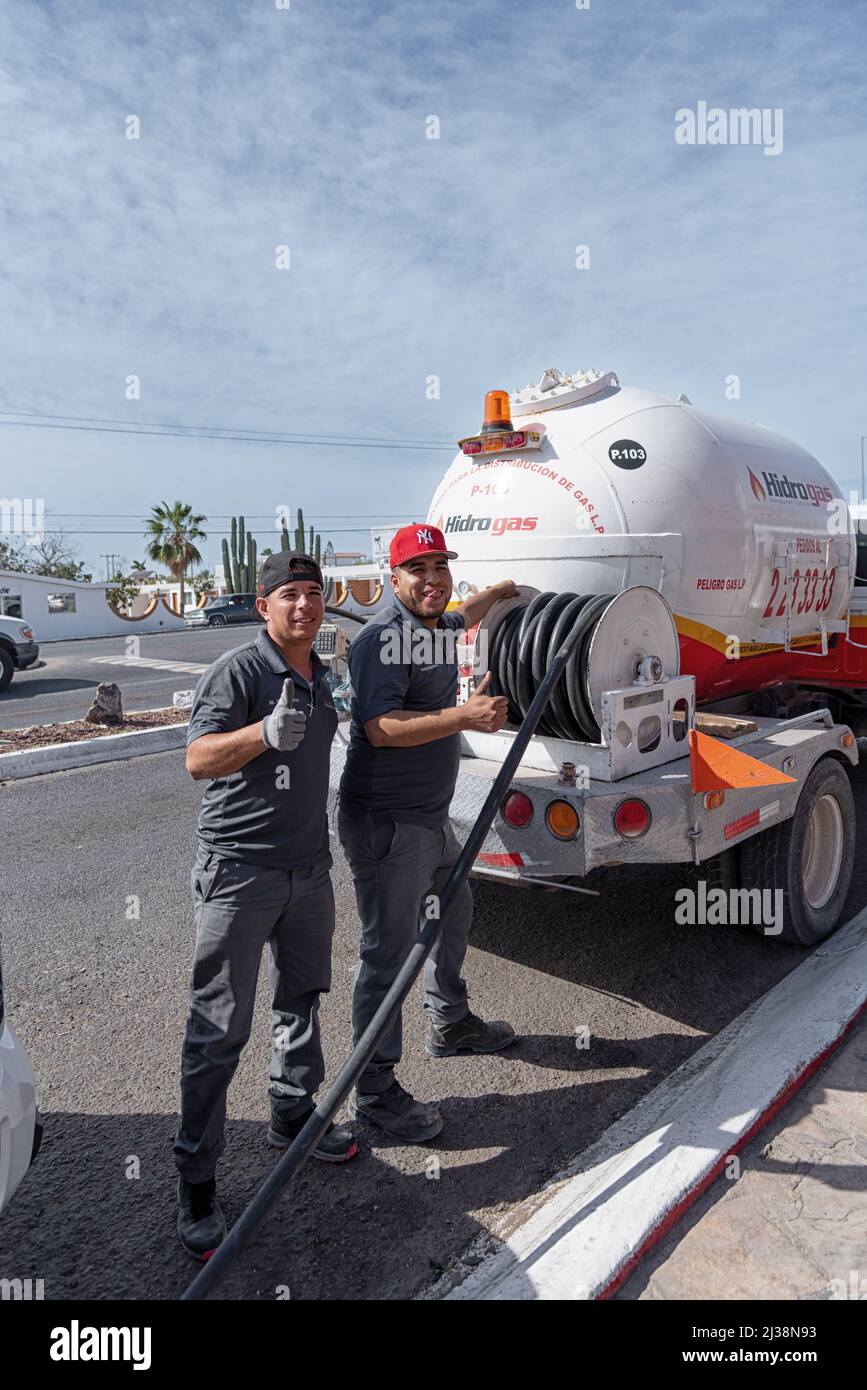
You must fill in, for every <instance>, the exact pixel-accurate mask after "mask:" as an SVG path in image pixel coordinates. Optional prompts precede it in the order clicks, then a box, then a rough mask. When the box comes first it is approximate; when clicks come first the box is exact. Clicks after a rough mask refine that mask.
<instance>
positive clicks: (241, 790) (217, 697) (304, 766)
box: [187, 628, 337, 869]
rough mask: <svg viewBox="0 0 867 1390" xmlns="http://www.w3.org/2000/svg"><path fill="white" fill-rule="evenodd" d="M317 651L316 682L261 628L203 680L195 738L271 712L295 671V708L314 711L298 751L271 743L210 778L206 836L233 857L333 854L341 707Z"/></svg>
mask: <svg viewBox="0 0 867 1390" xmlns="http://www.w3.org/2000/svg"><path fill="white" fill-rule="evenodd" d="M311 659H312V662H313V680H312V682H311V683H310V684H308V682H307V681H306V680H305V678H304V677H303V676H300V675H299V674H298V672H297V671H294V670H292V668H291V667H290V666H288V665H287V663H286V658H285V657H284V656H283V653H282V652H281V651H280V649H279V647H277V646H276V645H275V643H274V642H272V641H271V638H270V637H269V636H268V633H267V631H266V630H265V628H261V629H260V631H259V632H258V633H257V634H256V639H255V641H253V642H248V643H247V645H246V646H244V647H237V648H235V650H234V651H230V652H225V653H224V654H223V655H222V656H221V657H219V658H218V659H217V660H216V661H215V662H214V664H213V666H210V667H209V668H208V670H207V671H206V672H205V674H204V675H203V676H202V679H201V680H200V681H199V684H198V685H197V687H196V694H195V698H194V700H193V708H192V711H191V713H190V724H189V729H188V732H187V746H189V745H190V744H191V743H192V742H193V740H194V739H197V738H200V737H201V735H202V734H223V733H228V732H229V731H230V730H233V729H242V728H244V727H245V726H246V725H248V724H254V723H255V722H256V720H257V719H264V717H265V715H266V714H269V713H270V711H271V710H272V709H273V707H274V705H275V704H276V702H277V700H278V699H279V698H280V694H281V691H282V690H283V682H284V680H285V679H286V677H287V676H291V677H292V679H293V681H294V682H295V700H294V707H295V709H300V710H303V711H304V713H305V714H306V715H307V724H306V728H305V732H304V737H303V739H302V740H301V742H300V744H299V745H298V747H297V748H295V749H293V750H292V752H291V753H286V752H280V751H279V750H277V749H274V748H267V747H266V746H265V744H264V743H263V744H262V752H261V753H260V754H259V756H258V757H256V758H252V759H251V761H250V762H248V763H247V765H246V767H242V768H241V770H240V772H233V773H232V774H231V775H230V776H228V777H215V778H214V779H213V781H210V782H208V784H207V786H206V788H205V794H204V796H203V797H202V809H201V812H200V815H199V843H200V844H201V845H204V846H205V847H206V848H207V849H209V850H213V851H215V853H217V854H221V855H223V856H224V857H225V858H227V859H241V860H244V861H245V862H247V863H250V864H262V865H265V866H266V867H268V868H277V867H282V868H286V869H298V868H304V867H306V866H308V865H310V864H317V863H319V862H320V861H321V860H323V859H330V854H331V851H330V848H329V843H328V817H327V815H326V810H325V807H326V802H327V798H328V774H329V767H330V751H331V742H332V739H333V738H334V734H335V732H336V730H337V711H336V709H335V708H334V700H333V699H332V697H331V690H330V689H329V686H328V683H327V681H326V680H325V677H326V675H327V674H328V667H327V666H326V665H325V663H324V661H322V659H321V658H320V657H319V656H318V655H317V653H316V652H315V651H314V652H313V653H312V657H311ZM281 769H282V771H281Z"/></svg>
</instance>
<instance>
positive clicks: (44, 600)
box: [0, 570, 184, 642]
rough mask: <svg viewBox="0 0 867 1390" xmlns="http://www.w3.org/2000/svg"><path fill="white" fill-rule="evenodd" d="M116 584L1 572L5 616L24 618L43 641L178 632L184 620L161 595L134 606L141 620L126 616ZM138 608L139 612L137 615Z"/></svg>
mask: <svg viewBox="0 0 867 1390" xmlns="http://www.w3.org/2000/svg"><path fill="white" fill-rule="evenodd" d="M111 587H112V586H111V585H110V584H84V583H82V582H81V581H79V580H75V579H56V578H54V577H52V576H45V575H41V574H18V573H16V572H15V571H14V570H0V614H5V615H6V616H8V617H11V618H23V619H24V621H25V622H27V623H29V624H30V626H31V627H32V628H33V632H34V634H35V637H36V641H37V642H62V641H64V640H65V639H68V638H70V637H115V636H119V635H121V636H129V635H134V634H135V633H142V632H178V631H180V630H181V629H182V628H183V626H184V620H183V618H181V617H180V616H179V615H178V614H177V613H175V612H174V611H173V610H172V609H171V608H170V607H169V606H168V602H169V601H166V600H164V599H162V598H158V597H157V596H156V595H153V594H152V595H150V597H149V598H147V599H145V600H142V599H141V596H140V597H139V599H136V601H135V603H134V604H133V613H134V614H136V616H133V617H128V618H125V617H123V616H122V614H120V613H118V612H115V610H114V609H113V608H111V607H110V605H109V602H108V599H107V597H106V592H107V590H108V589H109V588H111ZM137 610H138V611H137Z"/></svg>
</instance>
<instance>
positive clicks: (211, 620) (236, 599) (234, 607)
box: [186, 594, 262, 627]
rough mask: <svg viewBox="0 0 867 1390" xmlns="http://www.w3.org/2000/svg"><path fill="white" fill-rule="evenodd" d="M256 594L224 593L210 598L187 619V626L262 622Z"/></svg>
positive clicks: (220, 625) (217, 625)
mask: <svg viewBox="0 0 867 1390" xmlns="http://www.w3.org/2000/svg"><path fill="white" fill-rule="evenodd" d="M261 621H262V619H261V618H260V617H259V613H258V611H257V609H256V595H255V594H223V595H222V596H221V597H220V598H210V599H208V602H207V603H206V604H205V606H204V608H197V609H195V611H194V612H192V613H190V614H189V616H188V617H187V619H186V625H187V627H225V626H226V624H227V623H261Z"/></svg>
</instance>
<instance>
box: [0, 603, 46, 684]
mask: <svg viewBox="0 0 867 1390" xmlns="http://www.w3.org/2000/svg"><path fill="white" fill-rule="evenodd" d="M38 656H39V648H38V646H37V645H36V639H35V637H34V635H33V628H32V627H31V626H30V624H29V623H25V622H24V621H23V619H21V618H7V617H5V616H4V617H0V690H5V689H6V687H7V685H8V684H9V682H10V681H11V680H12V677H13V676H14V675H15V672H16V671H25V670H26V669H27V667H28V666H32V665H33V663H34V661H36V659H37V657H38Z"/></svg>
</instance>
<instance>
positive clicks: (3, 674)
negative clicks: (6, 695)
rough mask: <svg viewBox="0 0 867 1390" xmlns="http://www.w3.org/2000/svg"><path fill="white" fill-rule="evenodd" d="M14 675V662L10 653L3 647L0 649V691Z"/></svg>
mask: <svg viewBox="0 0 867 1390" xmlns="http://www.w3.org/2000/svg"><path fill="white" fill-rule="evenodd" d="M14 674H15V662H14V661H13V660H12V653H11V652H8V651H7V650H6V648H5V647H0V690H5V689H6V687H7V685H9V684H10V683H11V680H12V677H13V676H14Z"/></svg>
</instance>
